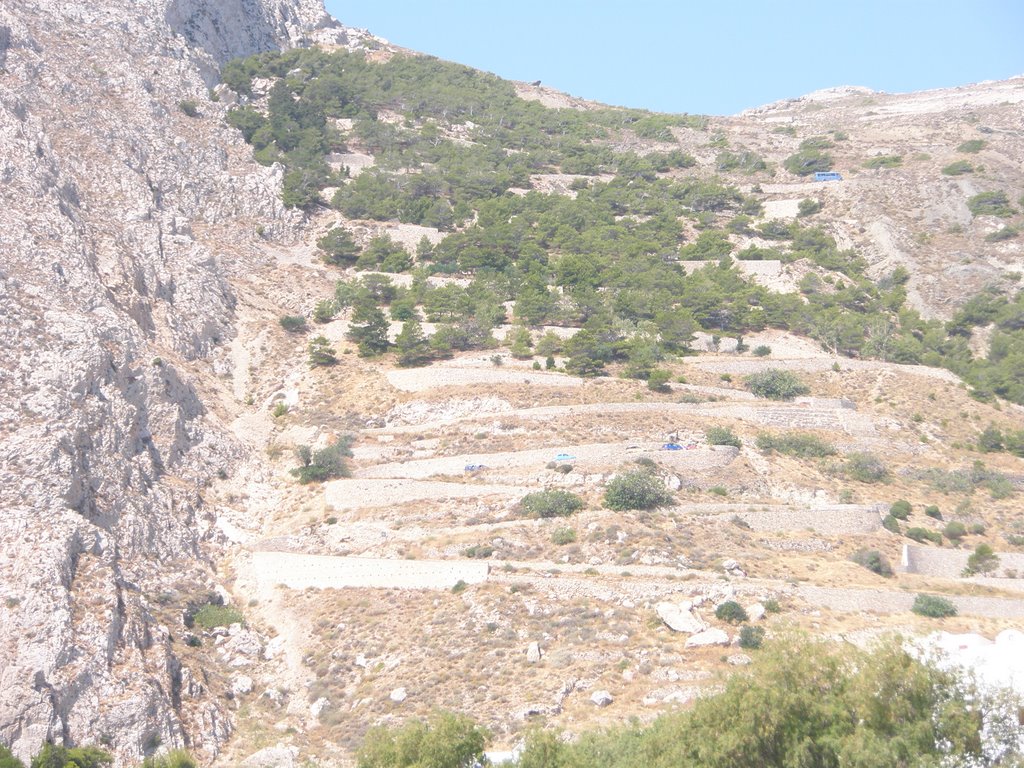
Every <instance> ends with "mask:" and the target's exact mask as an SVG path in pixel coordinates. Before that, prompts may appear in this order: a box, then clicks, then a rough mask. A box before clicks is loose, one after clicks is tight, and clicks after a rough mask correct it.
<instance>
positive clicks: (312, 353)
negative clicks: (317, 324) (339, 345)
mask: <svg viewBox="0 0 1024 768" xmlns="http://www.w3.org/2000/svg"><path fill="white" fill-rule="evenodd" d="M307 351H308V352H309V365H310V367H312V368H321V367H326V366H330V365H334V364H335V363H337V362H338V357H337V355H335V354H334V347H332V346H331V342H330V341H328V339H327V337H326V336H317V337H316V338H314V339H310V341H309V346H308V348H307Z"/></svg>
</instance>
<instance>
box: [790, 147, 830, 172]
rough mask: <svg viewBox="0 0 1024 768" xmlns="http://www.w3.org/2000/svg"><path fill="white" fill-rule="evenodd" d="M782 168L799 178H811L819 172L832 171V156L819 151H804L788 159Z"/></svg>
mask: <svg viewBox="0 0 1024 768" xmlns="http://www.w3.org/2000/svg"><path fill="white" fill-rule="evenodd" d="M782 167H783V168H785V169H786V170H787V171H789V172H790V173H793V174H796V175H797V176H810V175H811V174H812V173H816V172H817V171H830V170H832V156H831V155H830V154H828V153H827V152H822V151H820V150H817V149H802V150H800V151H799V152H797V153H796V154H793V155H790V156H789V157H787V158H786V159H785V160H784V161H783V163H782Z"/></svg>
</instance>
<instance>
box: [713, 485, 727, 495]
mask: <svg viewBox="0 0 1024 768" xmlns="http://www.w3.org/2000/svg"><path fill="white" fill-rule="evenodd" d="M708 493H713V494H715V496H728V495H729V491H728V490H727V489H726V488H725V486H722V485H713V486H711V487H710V488H708Z"/></svg>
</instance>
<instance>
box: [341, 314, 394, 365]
mask: <svg viewBox="0 0 1024 768" xmlns="http://www.w3.org/2000/svg"><path fill="white" fill-rule="evenodd" d="M388 328H389V325H388V320H387V318H386V317H384V313H383V312H381V310H380V308H379V307H376V306H374V305H373V304H370V303H368V302H360V303H358V304H357V305H356V307H355V308H354V309H353V310H352V322H351V324H350V325H349V330H348V340H349V341H352V342H355V344H356V345H357V346H358V347H359V355H360V357H374V356H375V355H379V354H381V353H383V352H387V349H388V347H389V346H390V345H391V344H390V342H389V341H388Z"/></svg>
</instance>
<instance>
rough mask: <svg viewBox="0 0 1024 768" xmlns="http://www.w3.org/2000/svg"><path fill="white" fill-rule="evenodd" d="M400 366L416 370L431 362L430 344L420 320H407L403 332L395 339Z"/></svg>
mask: <svg viewBox="0 0 1024 768" xmlns="http://www.w3.org/2000/svg"><path fill="white" fill-rule="evenodd" d="M395 352H397V353H398V364H399V365H400V366H402V367H403V368H415V367H416V366H419V365H423V364H425V363H426V362H428V361H429V360H430V343H429V342H428V341H427V338H426V336H424V335H423V326H422V325H420V322H419V321H418V320H406V321H405V322H404V323H402V331H401V333H399V334H398V338H396V339H395Z"/></svg>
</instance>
